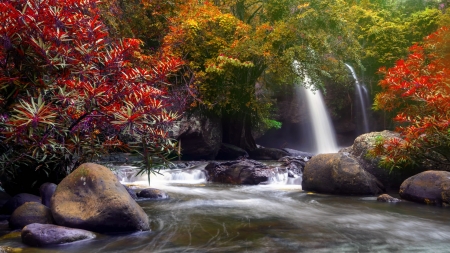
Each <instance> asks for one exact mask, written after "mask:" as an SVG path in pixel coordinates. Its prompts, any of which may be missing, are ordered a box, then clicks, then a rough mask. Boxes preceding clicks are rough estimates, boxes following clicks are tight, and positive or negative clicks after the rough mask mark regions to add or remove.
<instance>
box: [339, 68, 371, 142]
mask: <svg viewBox="0 0 450 253" xmlns="http://www.w3.org/2000/svg"><path fill="white" fill-rule="evenodd" d="M345 66H347V68H348V69H349V70H350V72H351V73H352V76H353V79H354V80H355V88H356V96H357V97H358V98H359V103H360V106H359V109H360V113H361V116H362V130H360V132H361V134H362V133H368V132H370V127H369V118H368V117H367V108H368V107H367V105H368V104H369V94H368V92H367V88H366V86H364V85H361V84H360V83H359V80H358V77H357V76H356V72H355V70H354V69H353V68H352V66H350V65H348V64H347V63H346V64H345ZM359 122H361V120H358V123H359Z"/></svg>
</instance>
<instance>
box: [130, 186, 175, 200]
mask: <svg viewBox="0 0 450 253" xmlns="http://www.w3.org/2000/svg"><path fill="white" fill-rule="evenodd" d="M137 196H138V197H139V198H146V199H154V200H163V199H169V195H168V194H167V193H165V192H163V191H161V190H159V189H155V188H147V189H144V190H142V191H140V192H139V193H138V194H137Z"/></svg>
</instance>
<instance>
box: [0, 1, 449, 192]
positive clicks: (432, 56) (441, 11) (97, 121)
mask: <svg viewBox="0 0 450 253" xmlns="http://www.w3.org/2000/svg"><path fill="white" fill-rule="evenodd" d="M449 4H450V1H432V0H398V1H395V0H391V1H389V0H385V1H383V0H381V1H380V0H374V1H368V0H363V1H348V0H347V1H345V0H338V1H321V0H312V1H303V0H214V1H211V2H208V1H198V0H174V1H163V0H155V1H148V0H129V1H125V0H104V1H96V0H63V1H60V0H14V1H12V0H0V23H1V24H2V26H1V27H0V177H2V178H3V180H2V182H5V181H8V182H13V181H14V180H13V179H14V178H17V177H19V176H20V175H30V176H28V177H29V178H28V179H27V180H26V183H27V184H30V185H32V184H33V182H36V179H37V178H39V177H44V178H52V180H53V181H58V180H59V179H61V178H62V177H64V176H65V175H67V174H68V173H70V171H72V170H73V169H74V168H76V167H77V166H78V165H79V164H81V163H83V162H84V161H89V160H92V159H93V158H94V157H96V156H98V155H101V154H103V153H105V152H108V151H127V152H128V151H130V150H138V152H139V154H141V155H142V157H143V159H144V163H145V164H146V168H153V166H156V165H158V166H159V165H164V163H165V162H166V161H167V159H168V157H169V156H170V155H171V154H172V155H173V153H174V152H175V153H176V150H177V142H176V141H175V140H172V139H171V138H170V136H169V133H168V132H169V129H170V127H171V125H172V124H173V122H175V121H176V120H177V119H178V118H179V117H180V116H181V115H182V114H183V113H189V112H193V111H196V112H200V113H201V114H204V115H215V116H217V117H220V118H221V119H222V122H223V142H225V143H229V144H233V145H235V146H238V147H241V148H243V149H245V150H252V149H255V148H256V144H255V141H254V138H253V136H252V131H254V130H255V129H258V130H259V131H264V130H267V129H269V128H273V127H279V124H280V123H279V122H277V121H276V120H274V116H273V112H274V111H273V110H274V98H273V96H272V95H273V93H274V92H275V91H277V90H280V89H285V88H286V87H291V86H292V85H296V84H299V82H298V80H300V79H301V78H302V76H304V75H306V74H307V75H308V76H310V78H311V79H312V81H313V82H312V84H313V86H314V87H313V88H314V89H326V87H325V85H324V81H325V80H332V81H333V85H335V87H332V88H330V89H333V90H334V89H336V90H339V89H348V87H346V86H348V78H349V75H348V70H347V69H346V67H345V63H351V64H352V65H353V66H355V67H356V69H357V70H358V72H359V74H360V75H361V76H363V77H364V80H365V82H366V83H367V84H368V85H370V87H371V89H373V90H374V91H375V92H374V94H375V97H374V101H375V103H374V109H376V110H384V111H386V112H387V115H389V117H391V118H392V119H393V121H394V122H396V123H395V124H394V126H396V127H397V131H399V132H400V133H401V134H402V136H403V137H404V138H403V139H401V140H400V139H389V140H379V143H378V144H379V145H377V148H376V150H374V151H373V154H374V155H382V156H383V157H384V158H383V160H382V162H383V163H384V164H385V165H386V166H387V167H389V168H393V167H395V166H397V167H404V166H410V165H414V164H417V163H421V162H423V161H428V162H433V163H436V164H444V165H446V164H448V163H449V162H450V146H449V145H450V128H449V124H450V121H449V120H450V112H449V110H448V109H447V108H449V104H450V97H449V94H450V86H449V79H450V73H449V66H450V61H449V59H450V55H449V54H450V46H449V45H450V35H449V31H448V28H446V27H447V26H449V25H450V16H449V15H450V14H449V11H448V9H447V8H448V7H450V6H448V5H449ZM293 62H297V63H298V64H293ZM335 102H336V103H337V104H339V101H335Z"/></svg>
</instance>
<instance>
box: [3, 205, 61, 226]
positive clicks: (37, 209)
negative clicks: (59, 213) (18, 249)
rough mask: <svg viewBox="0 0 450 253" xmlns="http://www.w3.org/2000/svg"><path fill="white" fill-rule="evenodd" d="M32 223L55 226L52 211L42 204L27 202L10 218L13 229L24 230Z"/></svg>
mask: <svg viewBox="0 0 450 253" xmlns="http://www.w3.org/2000/svg"><path fill="white" fill-rule="evenodd" d="M32 223H41V224H53V218H52V213H51V212H50V209H49V208H48V207H46V206H44V205H43V204H41V203H37V202H26V203H25V204H23V205H21V206H19V207H18V208H17V209H16V210H15V211H14V212H13V213H12V214H11V217H10V218H9V227H10V228H12V229H22V228H23V227H25V226H26V225H28V224H32Z"/></svg>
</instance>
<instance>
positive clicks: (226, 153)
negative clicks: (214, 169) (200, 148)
mask: <svg viewBox="0 0 450 253" xmlns="http://www.w3.org/2000/svg"><path fill="white" fill-rule="evenodd" d="M247 157H248V153H247V151H245V150H244V149H242V148H240V147H237V146H234V145H231V144H227V143H222V144H221V145H220V149H219V153H218V154H217V156H216V160H236V159H239V158H247Z"/></svg>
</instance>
